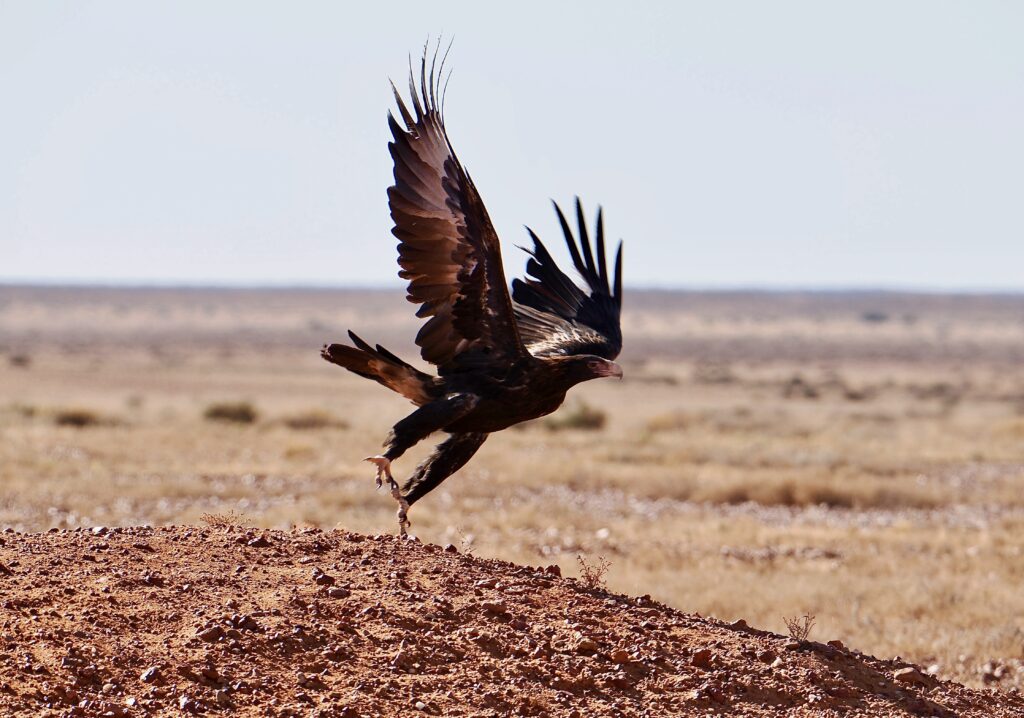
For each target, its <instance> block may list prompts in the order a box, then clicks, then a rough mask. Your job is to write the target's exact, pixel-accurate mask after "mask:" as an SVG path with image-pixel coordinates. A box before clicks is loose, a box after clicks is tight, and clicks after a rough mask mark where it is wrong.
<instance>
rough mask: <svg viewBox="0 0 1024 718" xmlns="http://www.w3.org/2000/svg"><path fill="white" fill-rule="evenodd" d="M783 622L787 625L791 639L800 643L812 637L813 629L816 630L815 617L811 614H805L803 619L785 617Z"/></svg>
mask: <svg viewBox="0 0 1024 718" xmlns="http://www.w3.org/2000/svg"><path fill="white" fill-rule="evenodd" d="M782 620H783V621H785V623H786V630H787V631H789V637H790V638H794V639H796V640H798V641H806V640H807V637H808V636H810V635H811V629H812V628H814V616H812V615H810V614H804V616H803V617H802V618H797V617H793V618H786V617H783V619H782Z"/></svg>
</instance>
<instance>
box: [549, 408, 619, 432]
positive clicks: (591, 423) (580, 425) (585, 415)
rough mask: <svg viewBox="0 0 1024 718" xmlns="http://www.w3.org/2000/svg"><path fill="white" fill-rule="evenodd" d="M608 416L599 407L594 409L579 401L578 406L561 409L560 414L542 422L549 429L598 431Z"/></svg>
mask: <svg viewBox="0 0 1024 718" xmlns="http://www.w3.org/2000/svg"><path fill="white" fill-rule="evenodd" d="M607 420H608V416H607V414H605V413H604V412H603V411H602V410H600V409H595V408H594V407H592V406H590V405H589V404H585V403H580V404H579V406H577V407H575V408H573V409H569V410H567V411H563V412H562V413H561V416H558V417H554V418H551V419H548V420H547V421H545V422H544V426H546V427H547V428H548V429H549V430H550V431H561V430H562V429H577V430H580V431H598V430H600V429H603V428H604V425H605V422H607Z"/></svg>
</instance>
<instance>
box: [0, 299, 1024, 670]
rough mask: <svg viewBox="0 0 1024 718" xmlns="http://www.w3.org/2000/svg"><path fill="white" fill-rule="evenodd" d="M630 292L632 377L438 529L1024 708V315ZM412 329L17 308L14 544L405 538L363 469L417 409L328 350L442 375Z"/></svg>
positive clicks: (327, 308)
mask: <svg viewBox="0 0 1024 718" xmlns="http://www.w3.org/2000/svg"><path fill="white" fill-rule="evenodd" d="M629 299H630V303H629V306H628V312H627V316H626V319H625V327H626V328H625V334H626V341H627V344H628V349H627V351H626V352H625V353H624V355H623V357H622V363H623V366H624V368H625V370H626V379H625V380H623V381H622V382H617V381H614V380H604V381H597V382H592V383H590V384H588V385H584V386H581V387H578V388H577V389H576V390H574V392H573V393H572V394H571V395H570V396H571V399H570V402H569V403H568V405H567V406H566V407H564V408H563V409H562V410H561V411H560V412H559V413H558V414H556V415H555V416H554V417H552V420H547V421H540V422H534V423H531V424H529V425H526V426H524V427H522V428H520V429H516V430H509V431H506V432H503V433H501V434H498V435H495V436H493V437H491V438H490V439H489V440H488V442H487V443H486V444H485V445H484V447H483V449H482V450H481V452H480V454H479V455H478V456H477V457H476V458H475V459H474V460H473V461H472V462H471V463H470V464H469V466H467V467H466V469H464V470H463V471H462V472H460V473H459V474H458V475H456V476H455V477H453V478H452V479H450V480H449V481H447V482H446V483H445V484H443V485H442V486H441V487H440V488H439V489H438V490H436V491H435V492H434V493H433V494H431V495H430V496H429V497H427V498H426V499H424V500H423V501H421V502H420V503H419V504H417V505H416V506H415V507H414V508H413V510H412V512H411V514H410V517H411V519H412V521H413V532H414V533H415V534H417V535H418V536H419V537H420V538H421V539H423V540H425V541H435V542H440V543H447V542H452V543H455V544H456V545H461V546H462V547H464V548H465V549H466V550H472V551H473V552H474V554H475V555H479V556H497V557H501V558H505V559H508V560H513V561H518V562H523V563H528V564H541V563H554V562H557V563H559V564H561V566H562V568H563V570H564V571H565V572H567V573H578V566H577V561H576V558H577V555H583V556H584V557H588V558H589V559H591V560H597V557H599V556H603V557H605V558H606V559H608V560H609V561H610V562H611V566H610V569H609V571H608V573H607V582H608V585H609V587H610V588H612V589H616V590H621V591H625V592H630V593H636V594H644V593H649V594H651V595H652V596H654V597H655V598H657V599H660V600H662V601H665V602H666V603H669V604H671V605H673V606H676V607H679V608H681V609H684V610H688V611H697V612H700V613H702V614H705V615H707V614H712V615H715V616H717V617H719V618H723V619H728V620H731V619H735V618H740V617H742V618H745V619H746V620H747V621H748V622H750V623H751V624H753V625H758V626H762V627H766V628H771V629H774V630H778V631H780V632H785V623H784V619H785V618H786V617H793V616H802V615H804V614H810V615H813V616H815V617H816V623H815V625H814V628H813V630H812V633H811V638H812V639H817V640H829V639H834V638H839V639H841V640H843V641H844V642H845V643H847V644H849V645H852V646H855V647H858V648H861V649H863V650H865V651H867V652H870V653H874V654H876V655H879V656H891V655H896V654H898V655H901V656H903V657H904V658H909V659H912V660H914V661H917V662H921V663H924V664H925V665H930V666H933V670H935V671H937V672H938V673H939V675H941V676H943V677H949V678H956V679H958V680H961V681H964V682H966V683H968V684H973V685H980V684H986V685H996V686H1000V687H1004V688H1010V687H1014V686H1016V687H1024V668H1022V659H1024V590H1021V586H1022V585H1024V491H1022V488H1024V297H982V296H970V297H967V296H962V297H948V296H920V295H919V296H913V295H897V294H871V293H863V294H858V293H855V294H842V293H835V294H757V293H718V294H701V293H664V292H639V293H633V294H632V295H631V296H630V298H629ZM410 310H411V307H410V306H409V305H408V304H406V303H405V302H404V301H402V299H401V291H400V290H395V291H392V292H368V291H341V290H333V291H329V290H323V291H320V290H303V291H292V290H276V291H270V290H234V291H231V290H200V289H193V290H171V289H167V290H156V289H147V290H128V289H124V290H114V289H73V288H28V287H20V288H19V287H0V352H2V357H0V528H3V527H13V528H15V529H19V530H33V531H39V530H45V529H47V528H50V527H66V526H77V525H96V524H103V525H129V524H142V523H149V524H158V523H184V522H199V521H200V520H201V517H202V516H203V515H204V514H226V515H236V516H237V517H238V518H239V520H240V521H242V522H244V523H249V524H253V525H264V526H289V525H293V524H297V525H316V526H320V527H324V528H330V527H332V526H341V527H345V528H348V529H352V530H358V531H364V532H369V533H379V532H391V531H393V530H394V529H395V522H394V508H395V507H394V504H393V502H392V500H391V499H390V497H389V496H388V495H386V494H385V493H383V492H380V493H378V492H375V491H374V490H373V481H372V476H373V471H372V470H371V467H370V466H369V465H368V464H365V463H362V462H361V459H362V457H364V456H367V455H369V454H371V453H375V452H376V449H377V447H378V446H379V445H380V442H381V440H382V439H383V437H384V435H385V434H386V432H387V431H388V429H389V428H390V426H391V425H392V424H393V423H394V422H395V421H397V420H398V419H400V418H401V417H402V416H404V415H405V413H407V411H408V410H410V409H411V406H410V405H409V404H407V403H406V402H405V401H404V400H403V399H401V398H400V397H398V396H396V395H392V394H389V393H388V392H387V391H386V390H385V389H383V388H382V387H380V386H378V385H376V384H373V383H371V382H368V381H366V380H363V379H360V378H358V377H355V376H353V375H350V374H347V373H345V372H343V371H342V370H341V369H339V368H337V367H335V366H332V365H329V364H327V363H325V362H323V361H322V360H321V359H320V358H319V356H318V349H319V346H320V344H321V343H323V342H325V341H337V340H339V339H341V338H342V337H343V336H344V330H345V329H347V328H352V329H355V330H356V331H357V332H359V333H360V334H362V335H363V336H364V337H365V338H367V339H369V340H372V341H380V342H381V343H382V344H384V345H385V346H388V348H390V349H392V350H393V351H396V353H399V354H400V355H403V356H404V357H406V358H408V359H414V358H415V357H416V353H415V351H414V350H413V348H412V346H411V337H412V336H413V334H414V333H415V329H416V323H415V320H414V318H413V317H412V312H411V311H410ZM215 405H218V406H215ZM245 407H247V408H248V409H249V410H251V411H246V410H245ZM582 409H588V410H589V414H590V420H589V421H586V420H584V419H586V416H585V415H586V413H587V412H583V411H581V410H582ZM595 412H596V413H601V412H603V419H604V420H603V422H602V421H594V420H593V416H594V414H595ZM577 415H579V417H582V418H578V416H577ZM233 419H237V420H233ZM438 438H440V437H438ZM433 443H435V441H434V440H433V439H432V440H430V441H428V442H425V443H424V444H423V445H421V446H420V447H417V449H416V450H414V451H412V452H410V454H409V455H407V457H405V458H403V459H402V460H401V461H400V462H398V463H397V464H396V468H397V470H398V471H397V473H398V474H399V475H403V474H405V473H407V472H408V471H410V470H411V469H412V467H414V466H415V464H416V462H417V461H418V459H420V458H421V457H422V456H424V455H425V454H426V453H427V452H428V451H429V450H430V447H431V445H432V444H433Z"/></svg>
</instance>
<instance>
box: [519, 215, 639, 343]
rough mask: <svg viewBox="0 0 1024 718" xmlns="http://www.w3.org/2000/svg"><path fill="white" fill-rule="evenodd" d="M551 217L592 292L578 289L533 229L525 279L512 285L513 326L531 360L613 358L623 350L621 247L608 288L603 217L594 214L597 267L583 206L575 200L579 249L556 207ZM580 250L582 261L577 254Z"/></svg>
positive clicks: (530, 231)
mask: <svg viewBox="0 0 1024 718" xmlns="http://www.w3.org/2000/svg"><path fill="white" fill-rule="evenodd" d="M552 204H554V205H555V212H557V213H558V221H559V223H560V224H561V225H562V232H563V233H564V234H565V243H566V245H567V246H568V247H569V254H570V255H571V256H572V263H573V264H574V265H575V267H576V271H577V272H579V274H580V277H582V279H583V281H585V282H586V283H587V287H588V288H589V290H590V293H589V294H587V293H586V292H585V291H584V290H582V289H580V288H579V287H578V286H577V285H576V283H575V282H573V281H572V280H571V279H569V277H567V276H566V275H565V273H564V272H562V270H561V269H559V268H558V265H556V264H555V260H554V259H552V257H551V255H550V254H549V253H548V250H547V249H546V248H545V247H544V245H543V244H542V243H541V241H540V238H539V237H537V235H536V234H534V232H533V230H531V229H530V228H529V227H527V231H528V232H529V233H530V237H531V238H532V239H533V250H532V251H531V250H526V251H527V252H528V253H529V254H530V255H531V259H530V260H529V261H528V262H527V263H526V275H527V277H526V279H525V280H523V279H514V280H513V281H512V298H513V299H514V300H515V303H516V307H515V311H516V321H517V322H518V324H519V333H520V335H521V336H522V338H523V341H524V342H525V343H526V348H527V349H528V350H529V352H530V353H531V354H533V355H534V356H568V355H571V354H595V355H597V356H600V357H604V358H605V359H614V358H615V357H617V356H618V355H619V352H620V351H622V329H621V327H620V324H619V315H620V313H621V310H622V242H619V249H618V252H617V253H616V255H615V269H614V285H612V284H610V283H609V275H608V263H607V261H606V259H605V251H604V218H603V216H602V213H601V209H600V208H598V210H597V239H596V242H595V244H596V247H597V262H596V263H595V261H594V253H593V251H592V250H591V247H590V237H589V235H588V234H587V225H586V221H585V220H584V219H583V207H582V206H581V205H580V201H579V198H577V199H576V221H577V224H578V226H579V247H577V246H576V239H575V238H574V237H573V234H572V230H571V229H570V228H569V223H568V222H567V221H566V219H565V215H564V214H563V213H562V210H561V208H559V206H558V205H557V204H556V203H552ZM581 249H582V256H581V253H580V250H581Z"/></svg>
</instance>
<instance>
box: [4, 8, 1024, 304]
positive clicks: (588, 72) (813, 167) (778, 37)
mask: <svg viewBox="0 0 1024 718" xmlns="http://www.w3.org/2000/svg"><path fill="white" fill-rule="evenodd" d="M441 32H444V33H445V35H446V37H447V36H451V35H454V38H455V44H454V47H453V49H452V53H451V56H450V58H449V60H450V62H451V64H452V66H453V67H454V69H455V72H454V75H453V76H452V80H451V84H450V86H449V89H448V99H447V107H446V117H447V121H448V129H449V134H450V135H451V137H452V141H453V143H454V145H455V148H456V150H457V152H458V153H459V156H460V158H461V159H462V161H463V163H464V164H465V165H466V166H467V168H468V169H469V170H470V172H471V173H472V175H473V177H474V179H475V181H476V183H477V185H478V187H479V188H480V191H481V193H482V195H483V197H484V200H485V201H486V203H487V205H488V208H489V210H490V213H491V217H492V218H493V220H494V222H495V224H496V226H497V229H498V232H499V234H500V235H501V236H502V238H503V240H504V245H505V259H506V266H507V267H508V271H509V273H510V275H511V274H512V273H513V272H514V273H515V274H519V273H520V271H521V267H522V256H521V253H520V252H519V251H518V250H516V249H515V246H514V245H516V244H523V243H525V241H526V234H525V232H524V230H523V229H522V225H523V224H529V225H530V226H532V227H533V228H534V229H535V230H537V231H538V232H539V233H540V235H541V236H542V237H546V238H550V239H551V240H552V242H556V241H559V240H558V238H557V234H556V231H557V230H556V228H557V224H556V223H555V219H554V215H553V213H552V212H551V210H550V206H549V204H548V199H549V198H555V199H558V200H564V201H570V200H571V198H572V197H573V195H575V194H580V195H581V196H582V197H583V198H584V201H585V203H586V206H587V207H588V208H589V209H591V210H592V209H594V208H595V206H596V204H597V203H598V202H600V203H602V204H603V205H604V207H605V212H606V224H607V230H608V232H609V233H610V234H611V235H612V236H613V237H623V238H624V239H625V240H626V279H627V283H632V284H634V285H680V286H689V287H721V286H729V287H732V286H739V285H758V286H772V287H786V286H803V287H847V286H871V287H878V286H889V287H919V288H922V287H926V288H975V289H980V288H1005V289H1024V40H1022V38H1024V3H1021V2H1016V1H1012V0H1008V1H1007V2H1001V3H1000V2H957V3H943V2H931V1H929V2H895V3H894V2H878V3H873V2H856V3H853V2H849V3H834V2H829V3H822V2H806V3H795V2H783V3H777V2H771V3H768V2H749V3H744V2H700V3H682V2H664V3H626V2H622V1H621V0H618V1H616V2H593V1H591V2H585V3H569V2H553V1H550V0H549V1H548V2H539V3H531V2H514V3H504V4H502V7H501V8H500V9H499V8H498V6H497V4H495V3H484V2H472V3H446V2H439V1H437V0H433V1H431V2H422V1H420V2H415V3H401V2H384V3H341V2H323V3H316V2H299V3H283V2H280V3H255V2H248V1H247V2H238V3H229V2H215V3H209V2H195V3H190V2H174V3H165V2H161V3H158V2H137V1H134V0H133V1H131V2H69V3H66V4H65V3H55V2H34V1H31V0H23V1H21V2H12V1H10V0H0V280H19V281H21V280H30V279H31V280H35V279H44V280H51V281H52V280H65V279H75V280H90V281H117V282H124V281H131V282H136V281H161V282H168V281H171V282H177V281H185V282H218V283H220V282H229V283H263V282H272V283H302V284H305V283H314V284H341V283H349V282H361V283H382V282H394V283H395V284H397V283H398V280H397V279H396V278H394V277H395V271H396V265H395V250H394V245H395V240H394V239H393V238H392V237H391V235H390V234H389V229H390V218H389V216H388V210H387V198H386V194H385V190H386V187H387V186H388V185H389V184H390V181H391V163H390V157H389V155H388V152H387V141H388V131H387V124H386V122H385V117H386V114H385V113H386V110H387V109H388V108H389V107H390V106H391V98H390V90H389V87H388V84H387V78H388V77H393V78H395V80H396V82H398V81H402V82H404V78H405V73H406V62H407V60H406V58H407V55H408V53H409V52H410V51H411V52H413V53H414V54H418V53H419V52H420V48H421V47H422V44H423V41H424V40H425V39H426V37H427V35H428V34H429V35H431V36H436V35H437V34H438V33H441Z"/></svg>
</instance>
